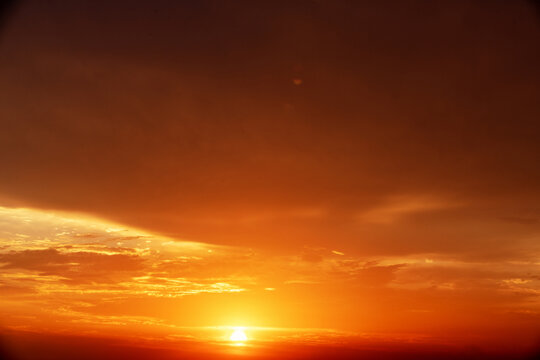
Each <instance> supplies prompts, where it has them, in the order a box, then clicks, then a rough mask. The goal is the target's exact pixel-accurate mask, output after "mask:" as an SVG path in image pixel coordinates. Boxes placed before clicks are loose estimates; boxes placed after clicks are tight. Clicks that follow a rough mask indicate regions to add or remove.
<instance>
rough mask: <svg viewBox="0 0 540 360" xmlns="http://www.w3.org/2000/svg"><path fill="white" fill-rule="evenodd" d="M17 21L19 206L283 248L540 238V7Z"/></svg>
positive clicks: (390, 4) (12, 119) (8, 45)
mask: <svg viewBox="0 0 540 360" xmlns="http://www.w3.org/2000/svg"><path fill="white" fill-rule="evenodd" d="M2 31H3V33H2V38H1V45H0V122H1V131H0V166H1V168H0V199H1V204H0V205H7V206H27V207H38V208H52V209H62V210H73V211H80V212H85V213H90V214H94V215H98V216H101V217H104V218H107V219H111V220H115V221H119V222H123V223H126V224H130V225H132V226H137V227H142V228H147V229H151V230H154V231H157V232H161V233H164V234H169V235H173V236H177V237H179V238H188V239H194V240H199V241H206V242H214V243H226V244H248V245H250V246H254V247H270V248H272V249H275V250H283V249H285V248H288V247H290V246H292V247H294V246H297V247H301V246H304V245H310V246H324V247H335V248H340V249H345V250H350V251H354V252H358V253H364V254H406V253H422V252H426V253H431V252H437V253H443V254H448V255H450V256H453V254H462V255H463V254H465V255H466V256H473V257H478V256H481V257H485V256H490V257H497V256H522V257H523V256H527V253H530V248H527V247H528V246H533V245H534V244H535V243H537V236H538V233H539V226H540V223H539V221H540V220H539V218H540V215H539V214H540V209H539V207H538V201H539V200H540V185H539V184H540V178H539V177H540V176H539V175H540V166H538V164H540V159H539V156H540V145H539V144H540V142H539V139H540V125H539V119H540V107H539V106H538V104H539V98H540V68H539V67H538V64H540V21H538V14H537V12H536V11H535V9H534V7H533V5H532V3H531V2H526V1H489V2H487V1H454V0H452V1H437V2H433V1H371V2H367V1H366V2H360V1H338V2H336V1H322V0H320V1H316V0H312V1H307V0H306V1H152V2H150V1H145V2H143V1H129V2H127V1H120V2H110V1H23V2H21V3H19V4H18V6H16V7H14V9H13V12H12V13H11V16H10V17H9V18H8V21H7V22H6V24H5V26H4V28H3V30H2ZM535 239H536V240H535ZM524 248H527V251H524V250H523V249H524Z"/></svg>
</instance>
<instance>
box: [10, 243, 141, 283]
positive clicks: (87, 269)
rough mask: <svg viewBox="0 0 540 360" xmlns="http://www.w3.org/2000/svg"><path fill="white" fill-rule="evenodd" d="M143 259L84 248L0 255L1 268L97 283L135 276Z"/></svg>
mask: <svg viewBox="0 0 540 360" xmlns="http://www.w3.org/2000/svg"><path fill="white" fill-rule="evenodd" d="M143 261H144V260H143V259H141V258H139V257H138V256H133V255H121V254H112V255H106V254H100V253H94V252H85V251H76V252H71V253H63V252H60V251H58V250H57V249H54V248H49V249H46V250H22V251H10V252H7V253H3V254H0V269H3V270H4V271H5V270H8V269H24V270H32V271H38V272H40V274H42V275H58V276H61V277H63V278H66V279H68V281H71V282H73V281H74V282H98V283H99V282H111V281H118V280H119V278H120V277H128V278H131V277H133V276H136V275H137V273H138V272H141V270H142V269H144V266H143Z"/></svg>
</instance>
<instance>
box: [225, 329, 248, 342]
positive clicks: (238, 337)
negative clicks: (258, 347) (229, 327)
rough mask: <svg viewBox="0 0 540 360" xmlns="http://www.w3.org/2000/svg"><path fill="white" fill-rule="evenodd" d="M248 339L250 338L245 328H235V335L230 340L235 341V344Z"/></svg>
mask: <svg viewBox="0 0 540 360" xmlns="http://www.w3.org/2000/svg"><path fill="white" fill-rule="evenodd" d="M247 339H248V338H247V336H246V333H245V332H244V329H243V328H235V329H234V331H233V333H232V334H231V336H230V337H229V340H231V341H234V342H243V341H246V340H247Z"/></svg>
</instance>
